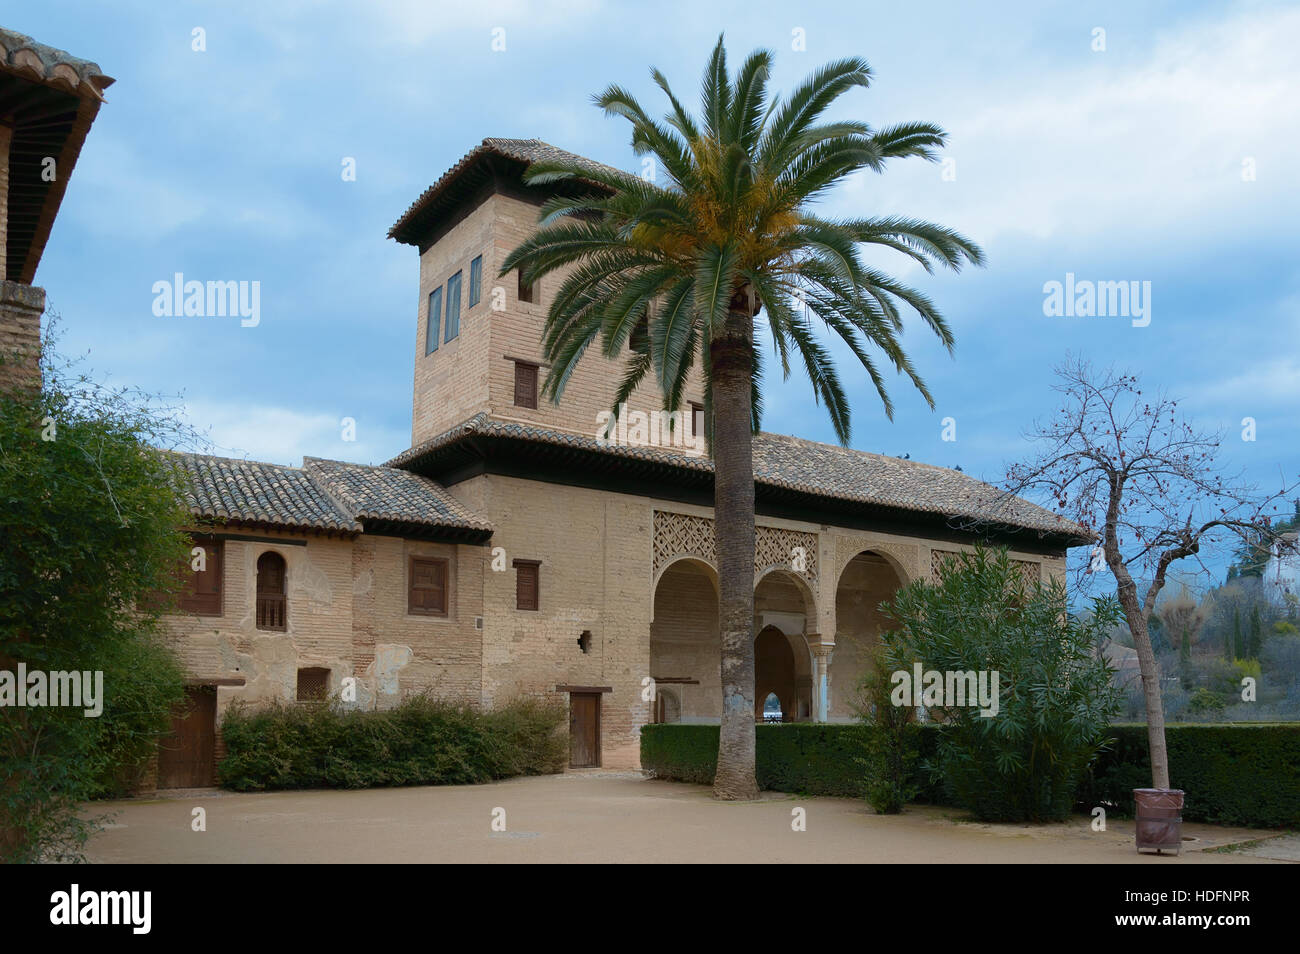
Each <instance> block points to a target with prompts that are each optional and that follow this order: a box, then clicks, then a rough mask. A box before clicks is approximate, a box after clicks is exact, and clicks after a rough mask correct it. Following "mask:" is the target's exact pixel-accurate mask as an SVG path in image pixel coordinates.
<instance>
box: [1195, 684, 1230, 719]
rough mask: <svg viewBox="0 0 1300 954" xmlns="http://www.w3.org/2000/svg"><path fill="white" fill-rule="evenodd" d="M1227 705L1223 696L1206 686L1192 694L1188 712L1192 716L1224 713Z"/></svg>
mask: <svg viewBox="0 0 1300 954" xmlns="http://www.w3.org/2000/svg"><path fill="white" fill-rule="evenodd" d="M1225 705H1226V703H1224V701H1223V696H1221V695H1219V694H1218V693H1217V692H1214V691H1213V690H1211V689H1207V688H1205V687H1204V686H1201V688H1199V689H1197V690H1196V691H1195V692H1193V693H1192V697H1191V698H1190V699H1189V700H1188V701H1187V711H1188V712H1189V713H1192V714H1196V713H1204V712H1222V711H1223V710H1224V707H1225Z"/></svg>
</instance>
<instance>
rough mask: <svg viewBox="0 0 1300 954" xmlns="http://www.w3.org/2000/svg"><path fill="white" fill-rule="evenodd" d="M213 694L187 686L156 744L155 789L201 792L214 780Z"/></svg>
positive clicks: (215, 772) (215, 770) (214, 735)
mask: <svg viewBox="0 0 1300 954" xmlns="http://www.w3.org/2000/svg"><path fill="white" fill-rule="evenodd" d="M216 747H217V690H216V689H215V688H214V687H212V686H190V687H188V688H187V689H186V690H185V700H184V701H183V702H181V703H180V704H179V705H178V706H177V707H176V709H175V710H174V711H173V713H172V731H171V735H168V736H164V737H163V738H162V740H161V741H160V742H159V743H158V787H159V788H205V787H207V786H209V785H213V784H215V783H216V780H217V765H216Z"/></svg>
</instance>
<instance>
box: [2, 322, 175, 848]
mask: <svg viewBox="0 0 1300 954" xmlns="http://www.w3.org/2000/svg"><path fill="white" fill-rule="evenodd" d="M54 357H55V356H54V353H53V352H52V350H51V348H50V342H48V341H47V342H46V346H45V350H44V351H43V358H42V363H43V366H42V371H43V387H42V389H41V390H40V391H39V392H35V391H31V392H21V391H20V392H6V393H5V394H3V395H0V501H3V506H0V669H4V670H7V671H10V672H15V671H16V670H17V667H18V665H19V664H25V665H26V667H27V670H28V672H32V671H41V672H55V671H65V672H67V671H81V672H91V673H94V672H97V671H98V672H102V673H103V696H104V698H103V700H102V704H103V711H102V712H101V714H100V715H99V716H98V717H85V716H83V714H82V710H81V709H76V708H69V707H56V706H42V707H22V708H6V709H5V710H4V712H3V715H0V859H2V860H5V861H10V862H25V861H60V860H80V858H81V856H82V848H83V846H84V844H85V842H86V839H87V838H88V837H89V836H90V835H91V834H92V833H93V832H94V831H95V830H96V828H97V827H98V826H99V825H100V823H102V821H103V818H101V817H94V816H92V815H87V814H86V813H85V812H84V811H83V810H82V808H81V804H82V803H83V802H84V801H86V800H87V799H90V798H94V797H97V796H102V795H112V794H117V793H119V792H121V791H122V790H123V789H124V788H126V787H129V784H130V780H131V777H132V775H133V774H134V773H135V772H137V771H138V769H139V767H140V766H141V764H142V763H143V762H144V761H145V760H147V758H148V757H149V755H150V754H151V753H152V752H153V751H154V747H155V746H154V743H155V741H156V739H157V737H158V736H159V735H161V734H163V733H165V732H166V731H167V730H168V729H169V728H170V727H171V718H170V713H171V707H172V705H173V703H175V702H176V701H178V700H179V699H180V698H181V697H182V695H183V685H184V684H183V680H182V674H181V670H180V668H179V667H178V666H177V664H176V662H175V660H174V659H173V657H172V654H171V653H170V651H169V650H168V649H167V648H166V647H165V646H164V644H163V643H162V642H161V640H160V638H159V637H158V620H157V615H158V610H159V609H160V608H161V607H160V606H155V607H153V608H152V609H150V608H148V607H145V608H141V600H142V598H145V597H146V596H147V595H149V594H154V593H166V592H168V591H169V590H173V591H174V589H175V588H176V587H177V585H178V581H177V579H176V578H175V568H176V566H177V565H178V564H179V563H180V562H181V561H182V560H183V559H185V558H186V555H187V554H188V552H189V543H188V542H187V539H186V537H185V536H183V535H182V534H181V533H180V531H179V528H180V527H181V526H182V525H183V524H184V523H186V522H188V521H189V520H190V519H191V518H190V514H189V512H188V510H187V509H186V508H185V507H184V506H183V503H182V499H183V498H182V496H181V494H180V490H181V486H182V485H181V482H180V478H179V475H178V474H177V472H176V468H175V467H174V465H173V464H172V463H170V462H169V461H168V460H167V459H166V458H165V457H164V456H163V455H161V454H158V453H157V452H155V451H154V450H153V449H152V445H154V444H155V443H158V442H162V441H167V440H170V439H171V438H174V437H175V436H176V435H175V432H174V428H173V425H172V424H171V423H170V422H169V421H168V420H167V419H166V418H165V416H163V415H159V414H157V413H156V412H155V411H154V410H153V409H152V408H151V407H150V406H149V405H148V403H147V402H145V403H141V402H140V401H139V399H138V398H137V397H136V396H134V395H131V394H124V393H119V392H111V391H106V390H104V389H102V388H100V387H98V386H96V385H95V384H94V383H93V382H91V381H89V380H88V379H87V378H85V377H84V376H81V377H70V376H68V375H66V374H64V372H63V369H62V368H60V367H56V366H55V365H54V364H53V358H54ZM92 678H93V677H92Z"/></svg>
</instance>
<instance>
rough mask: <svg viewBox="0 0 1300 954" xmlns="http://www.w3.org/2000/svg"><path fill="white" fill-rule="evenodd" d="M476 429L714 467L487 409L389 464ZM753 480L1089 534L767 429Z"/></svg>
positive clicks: (893, 461) (1050, 516)
mask: <svg viewBox="0 0 1300 954" xmlns="http://www.w3.org/2000/svg"><path fill="white" fill-rule="evenodd" d="M476 435H481V436H489V437H504V438H514V439H520V440H528V441H537V442H540V443H545V444H550V445H555V446H564V447H569V448H573V449H577V450H585V451H592V452H596V453H600V454H606V455H610V456H612V457H623V458H626V459H628V460H630V461H631V460H636V461H645V462H651V463H658V464H663V465H666V466H670V467H673V468H678V469H682V470H690V471H696V472H700V473H712V471H713V461H712V460H711V459H710V458H709V457H707V456H703V455H693V454H689V453H686V452H684V451H682V450H676V449H671V448H663V447H638V446H627V445H620V444H614V443H605V442H601V441H599V440H597V439H596V438H595V437H588V436H585V435H581V434H572V433H568V432H564V431H555V430H549V429H547V428H543V427H536V426H533V425H529V424H520V423H516V422H512V421H501V420H496V419H493V418H491V417H489V416H488V415H487V414H478V415H475V416H474V417H472V418H470V419H469V420H468V421H465V422H464V423H463V424H460V425H458V426H457V427H454V428H452V429H451V430H448V431H446V432H444V433H442V434H439V435H438V436H436V437H433V438H431V439H429V440H427V441H425V442H424V443H422V444H420V445H418V446H416V447H412V448H411V449H409V450H407V451H403V452H402V453H401V454H399V455H398V456H397V457H395V458H393V459H392V460H390V461H389V462H388V465H389V466H391V467H408V466H417V465H418V462H419V461H420V460H421V459H422V458H425V457H426V456H428V455H430V454H433V453H435V452H436V451H438V450H440V449H441V448H444V447H448V446H450V445H452V444H456V443H458V442H459V441H461V440H462V439H464V438H467V437H471V436H476ZM754 480H755V482H756V483H757V484H759V485H760V486H767V487H772V488H782V489H786V490H793V491H798V492H801V493H805V494H809V495H812V496H815V497H821V498H825V499H826V500H828V501H832V502H833V501H837V500H838V501H846V502H853V503H861V504H868V505H873V506H879V507H886V508H893V509H897V510H904V511H912V512H918V513H926V514H931V515H935V516H941V517H945V518H948V519H950V520H953V521H956V522H959V523H974V524H982V525H989V526H1007V527H1013V528H1018V529H1024V530H1032V531H1037V532H1040V533H1049V534H1057V535H1064V536H1067V537H1073V538H1077V539H1079V540H1081V541H1082V540H1087V539H1091V535H1090V534H1089V533H1088V531H1087V530H1085V529H1084V528H1083V527H1080V526H1079V525H1078V524H1075V523H1073V522H1072V521H1069V520H1066V519H1064V518H1063V517H1060V516H1057V515H1056V514H1054V513H1052V512H1051V511H1050V510H1047V509H1045V508H1043V507H1040V506H1038V505H1037V504H1034V503H1031V502H1030V501H1028V500H1025V499H1023V498H1021V497H1015V496H1011V495H1008V494H1006V493H1004V492H1002V491H1000V490H998V489H997V488H996V487H993V486H992V485H990V484H986V483H984V482H983V481H980V480H976V479H975V478H974V477H971V476H970V475H968V474H964V473H962V472H961V471H956V470H948V469H947V468H944V467H936V466H934V465H932V464H923V463H921V462H919V461H911V460H901V459H899V458H895V457H886V456H884V455H881V454H871V453H867V452H866V451H859V450H852V449H849V448H844V447H838V446H835V445H831V444H820V443H817V442H816V441H809V440H804V439H802V438H798V437H787V436H785V435H782V434H769V433H766V432H764V433H761V434H758V435H756V436H755V438H754Z"/></svg>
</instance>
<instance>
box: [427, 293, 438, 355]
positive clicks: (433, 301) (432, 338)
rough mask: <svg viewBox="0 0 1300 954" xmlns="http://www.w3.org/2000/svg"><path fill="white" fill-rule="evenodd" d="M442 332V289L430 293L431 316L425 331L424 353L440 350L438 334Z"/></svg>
mask: <svg viewBox="0 0 1300 954" xmlns="http://www.w3.org/2000/svg"><path fill="white" fill-rule="evenodd" d="M441 330H442V288H435V289H434V290H433V291H431V292H429V316H428V318H427V319H426V325H425V329H424V353H425V354H432V353H433V352H434V351H437V350H438V334H439V332H440V331H441Z"/></svg>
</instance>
